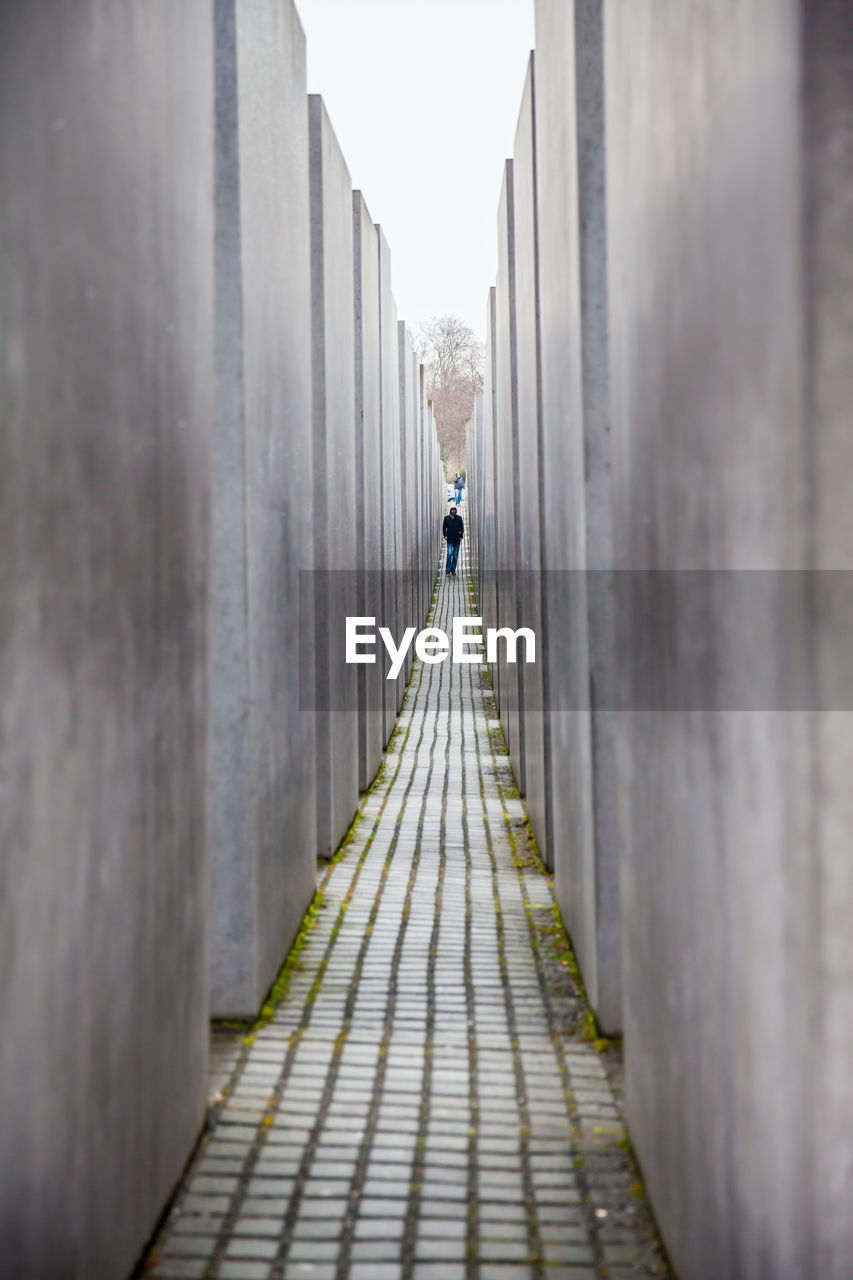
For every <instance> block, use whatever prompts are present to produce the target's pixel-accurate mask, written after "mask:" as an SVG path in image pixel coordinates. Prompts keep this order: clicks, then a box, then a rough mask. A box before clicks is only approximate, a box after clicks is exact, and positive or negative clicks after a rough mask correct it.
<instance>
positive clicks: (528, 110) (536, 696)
mask: <svg viewBox="0 0 853 1280" xmlns="http://www.w3.org/2000/svg"><path fill="white" fill-rule="evenodd" d="M535 99H536V94H535V79H534V57H533V54H531V55H530V63H529V66H528V70H527V78H526V80H525V85H524V93H523V96H522V100H521V110H520V113H519V119H518V128H517V130H516V135H515V146H514V148H513V187H514V223H515V237H514V241H515V292H516V317H517V326H516V349H517V380H518V393H517V394H518V511H517V516H516V530H517V551H516V561H517V565H518V597H519V606H518V607H519V625H524V626H529V627H531V628H532V630H533V631H534V633H535V635H536V638H537V643H538V653H537V662H536V663H535V664H534V665H531V666H528V667H526V668H525V669H524V673H523V674H524V706H523V717H524V725H523V729H524V751H525V772H524V783H525V787H524V790H525V794H526V797H527V812H528V815H529V817H530V821H531V823H532V825H533V829H534V831H535V832H536V839H537V844H538V846H539V851H540V853H541V854H542V857H543V859H544V861H545V864H546V866H552V865H553V862H552V859H551V854H550V844H551V839H550V832H549V826H550V821H551V807H550V797H549V794H548V787H547V779H548V777H549V775H550V768H551V765H550V728H551V726H550V719H549V718H548V716H547V714H546V712H545V710H544V706H545V685H544V679H543V676H544V671H545V667H544V664H543V660H542V658H543V653H544V652H545V649H546V648H547V645H548V641H547V638H546V635H545V629H544V625H543V610H542V605H543V601H542V568H543V563H542V548H543V545H544V544H545V543H546V542H547V538H548V527H547V521H546V519H545V513H544V509H543V507H542V503H541V499H540V492H541V488H542V485H543V483H544V481H543V476H544V467H545V455H544V450H543V448H542V432H541V416H542V379H541V363H540V325H539V226H538V210H537V197H536V180H537V174H536V120H535V118H536V101H535Z"/></svg>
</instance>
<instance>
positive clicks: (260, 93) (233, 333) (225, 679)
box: [211, 0, 316, 1017]
mask: <svg viewBox="0 0 853 1280" xmlns="http://www.w3.org/2000/svg"><path fill="white" fill-rule="evenodd" d="M215 13H216V42H217V43H216V99H217V101H216V145H217V160H216V180H217V186H216V279H217V292H216V296H217V321H216V356H217V419H216V428H215V436H214V468H213V500H212V529H213V565H212V575H211V587H212V598H211V845H212V864H213V870H212V940H211V1005H212V1011H213V1013H214V1015H218V1016H243V1017H246V1016H252V1015H254V1014H255V1013H256V1012H257V1010H258V1008H259V1007H260V1005H261V1003H262V1001H263V998H264V995H265V993H266V991H267V990H268V989H269V987H270V985H271V984H272V982H273V981H274V980H275V976H276V974H277V972H278V970H279V968H280V966H281V963H282V960H283V959H284V956H285V954H286V953H287V950H288V947H289V946H290V944H291V942H292V940H293V938H294V936H295V934H296V932H297V930H298V928H299V924H300V922H301V919H302V915H303V913H304V911H305V909H306V907H307V905H308V903H309V902H310V900H311V897H312V894H313V892H314V867H315V851H316V828H315V818H314V813H313V804H312V803H311V799H312V797H313V795H314V762H313V761H314V716H313V714H312V713H311V712H310V711H304V710H303V711H300V710H299V691H300V690H299V674H300V673H299V668H298V664H297V663H296V661H295V660H294V655H295V654H296V653H297V652H298V651H299V649H300V639H301V640H302V641H303V642H304V641H305V640H307V639H309V635H308V634H303V636H302V637H300V634H299V625H300V619H299V610H298V607H297V602H298V597H299V593H298V572H299V570H300V569H310V568H311V567H312V565H313V555H312V548H311V546H310V545H308V544H307V543H306V539H305V536H304V534H305V528H306V525H307V527H311V524H312V512H313V501H312V485H311V476H312V441H311V423H310V416H311V380H310V366H311V349H310V276H309V239H308V142H307V136H308V116H307V107H306V100H305V38H304V36H303V34H302V29H301V26H300V25H299V19H298V17H297V15H296V11H295V9H294V8H293V6H292V4H290V3H289V2H288V3H286V4H284V5H275V4H272V3H263V4H260V5H253V6H250V5H246V4H241V3H234V0H219V2H218V3H217V5H216V8H215ZM302 622H303V625H305V626H306V632H307V630H308V623H309V622H310V620H306V619H304V618H303V620H302ZM306 798H307V800H308V803H306ZM285 830H286V831H287V833H288V839H287V842H286V843H284V842H283V841H282V832H283V831H285Z"/></svg>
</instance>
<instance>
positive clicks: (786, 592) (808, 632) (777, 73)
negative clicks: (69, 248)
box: [604, 0, 853, 1280]
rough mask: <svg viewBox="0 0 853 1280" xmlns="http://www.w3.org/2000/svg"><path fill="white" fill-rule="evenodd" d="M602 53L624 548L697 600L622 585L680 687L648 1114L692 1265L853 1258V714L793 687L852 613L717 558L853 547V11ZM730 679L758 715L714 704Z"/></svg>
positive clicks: (767, 1272)
mask: <svg viewBox="0 0 853 1280" xmlns="http://www.w3.org/2000/svg"><path fill="white" fill-rule="evenodd" d="M604 51H605V67H606V85H607V98H606V116H607V122H608V149H607V175H606V176H607V184H608V212H609V228H608V249H609V259H610V261H609V282H610V324H611V371H612V374H611V376H612V391H613V395H612V403H613V413H614V418H613V432H614V465H613V486H614V494H613V499H614V500H613V509H614V512H615V526H614V550H615V559H616V563H617V564H618V565H619V566H620V567H624V568H630V569H633V570H640V571H642V570H644V569H648V568H653V569H672V568H676V567H677V568H679V569H684V570H695V571H700V572H696V573H693V574H692V575H690V578H689V581H690V583H691V601H690V603H691V612H690V613H687V612H686V611H685V612H683V613H682V615H681V616H680V617H678V618H677V622H676V624H675V625H674V624H673V623H672V621H671V619H672V616H673V615H672V613H671V612H670V613H669V614H667V613H665V612H663V611H662V610H659V609H658V610H652V611H650V610H649V608H648V605H649V603H650V599H651V596H650V591H651V585H650V580H649V576H648V575H647V574H644V573H642V572H640V573H637V572H635V573H633V574H632V575H631V581H632V589H631V592H630V594H629V593H626V599H625V601H624V611H623V610H622V608H621V603H620V616H619V636H620V638H621V637H622V636H623V635H627V634H629V633H630V631H631V630H632V629H634V632H635V636H636V637H638V638H639V639H641V640H642V643H641V644H637V643H636V641H635V644H634V647H633V648H632V649H631V650H628V656H630V657H631V658H632V661H631V663H630V667H629V672H628V675H629V686H628V690H629V693H632V694H633V695H634V697H635V698H638V697H640V696H641V695H642V691H643V690H644V689H646V688H648V687H650V686H651V687H656V688H658V689H659V690H662V691H663V692H664V693H666V692H667V691H671V690H677V691H678V702H677V703H676V709H673V710H669V711H666V712H642V713H641V712H637V713H635V714H634V715H633V716H631V717H630V721H629V722H628V724H629V727H626V730H625V733H624V736H623V737H622V738H621V739H620V743H619V747H620V759H621V760H622V762H623V765H624V772H623V775H622V785H621V787H620V796H621V797H623V800H624V808H623V812H622V815H621V816H622V820H623V840H624V849H625V856H624V864H623V882H622V887H623V894H624V909H623V921H624V946H625V965H624V972H625V983H626V991H625V1034H626V1051H627V1070H628V1077H627V1100H628V1107H629V1116H630V1124H631V1130H632V1134H633V1137H634V1141H635V1143H636V1146H637V1149H638V1152H639V1157H640V1160H641V1162H642V1165H643V1170H644V1174H645V1181H646V1186H647V1188H648V1190H649V1193H650V1195H651V1197H652V1200H653V1203H654V1206H655V1209H656V1211H657V1215H658V1220H659V1222H660V1225H661V1228H662V1230H663V1234H664V1237H665V1239H666V1242H667V1245H668V1247H669V1250H670V1252H671V1254H672V1258H673V1262H674V1265H675V1268H676V1270H677V1271H678V1273H679V1275H681V1276H682V1277H684V1280H694V1278H696V1280H699V1278H702V1280H704V1277H706V1276H727V1277H728V1276H733V1277H739V1278H742V1280H759V1277H760V1278H761V1280H766V1278H771V1280H799V1278H800V1277H803V1276H815V1277H819V1278H820V1280H842V1277H846V1276H849V1275H851V1274H853V1226H851V1217H850V1214H849V1212H848V1209H849V1204H850V1200H851V1195H853V1177H851V1170H852V1169H853V1138H851V1134H853V1128H851V1091H850V1072H849V1067H850V1055H851V1049H853V1045H851V1032H850V1028H851V1027H853V972H851V962H850V947H849V919H850V914H849V913H850V906H851V901H853V862H851V859H850V856H849V850H850V843H851V837H852V836H853V813H851V808H850V801H849V794H850V789H849V785H848V783H847V781H846V780H847V778H848V777H849V768H850V761H851V742H853V730H851V721H850V713H849V712H840V711H824V712H821V713H819V714H812V715H809V714H807V713H805V712H797V711H785V712H784V713H783V712H782V711H780V710H773V708H774V707H777V708H778V707H783V706H785V705H786V697H787V694H788V692H789V686H788V682H787V679H786V668H785V662H784V659H785V657H786V650H787V647H788V646H789V645H793V644H795V643H799V642H801V643H802V647H803V651H804V652H806V653H807V654H809V656H810V658H811V659H812V660H813V662H814V667H813V671H812V680H813V688H814V691H815V693H816V694H817V696H819V697H820V698H821V699H822V702H823V704H824V705H825V706H827V707H832V706H833V705H844V703H843V702H842V701H841V697H842V696H846V695H843V694H842V691H841V689H840V688H839V689H836V690H833V689H832V687H831V681H832V679H833V677H832V675H831V669H832V662H833V658H832V655H831V645H832V642H833V639H834V638H837V637H838V636H839V635H841V636H846V637H847V638H846V639H845V640H844V641H843V644H844V646H845V648H847V647H849V623H848V621H847V620H846V619H844V618H843V615H842V613H841V601H839V598H838V596H839V593H838V591H837V589H835V590H833V589H827V587H826V584H825V583H824V582H823V581H817V582H815V581H814V580H811V579H805V577H799V578H794V579H791V578H789V576H788V575H784V574H768V575H766V576H757V575H754V576H755V581H756V583H758V584H760V587H761V589H760V590H759V589H756V590H753V591H752V592H750V594H749V598H748V600H746V597H744V596H742V598H741V601H740V602H734V603H732V602H731V597H728V596H727V595H726V594H723V596H722V605H721V604H720V597H719V594H718V593H719V592H720V591H722V590H724V589H725V591H728V590H731V587H730V582H731V581H732V575H731V573H730V574H729V575H728V577H726V576H721V575H717V574H709V573H708V572H707V570H711V569H716V570H728V571H738V570H740V571H747V570H755V569H760V568H769V569H782V568H788V569H792V570H798V569H801V568H804V567H808V566H812V565H817V566H820V567H826V566H830V565H831V566H833V567H840V568H845V569H849V568H850V566H851V562H853V545H851V533H850V529H851V526H850V517H849V510H850V508H849V498H848V497H842V491H843V490H848V486H849V476H850V466H851V461H853V459H851V443H850V439H851V437H850V417H849V415H850V404H851V372H850V370H851V362H850V359H849V352H850V350H851V349H853V316H851V297H853V289H851V285H852V284H853V264H851V251H850V236H849V228H850V220H851V209H853V173H851V167H850V164H849V156H850V148H851V136H853V99H851V83H853V80H852V79H851V65H853V22H851V12H850V8H849V5H846V4H842V3H837V2H835V3H834V2H831V0H817V2H816V3H813V2H812V0H809V3H808V4H802V5H800V4H796V3H792V2H787V3H784V4H782V5H778V4H774V5H770V4H767V3H764V2H762V0H751V2H750V3H743V4H737V5H736V4H724V5H711V4H709V3H699V2H698V0H694V2H693V3H689V4H683V3H680V2H679V3H675V2H674V0H673V2H671V3H669V2H667V3H659V2H658V0H654V2H653V0H639V2H638V3H633V4H631V5H630V6H614V7H613V8H612V9H610V8H609V7H608V10H607V14H606V22H605V43H604ZM700 84H701V86H702V92H701V94H700V93H697V92H696V87H697V86H698V85H700ZM662 175H664V177H665V180H662ZM720 584H722V586H721V585H720ZM678 603H679V602H678V599H676V600H675V605H676V606H678ZM747 607H748V609H749V612H748V613H745V609H746V608H747ZM668 618H669V621H668ZM780 619H781V622H780ZM745 623H748V630H749V635H750V638H751V640H752V641H753V643H752V644H750V645H742V644H741V643H739V641H738V633H739V632H743V629H744V624H745ZM638 628H639V629H638ZM755 642H757V643H755ZM691 673H692V674H691ZM722 675H725V677H726V679H727V680H729V681H730V682H734V686H735V687H737V684H738V683H740V684H741V687H742V688H744V689H749V688H751V687H753V686H754V685H755V683H756V682H757V681H759V680H760V682H761V687H762V690H763V705H765V706H766V707H767V708H768V709H767V710H743V709H738V704H737V702H733V703H732V702H727V703H724V704H719V703H714V702H712V703H711V706H710V707H707V706H706V707H705V708H704V709H701V706H700V707H699V708H697V707H695V706H693V699H694V698H695V701H696V702H697V703H701V704H704V703H706V702H707V695H708V692H709V690H710V691H712V692H713V690H714V688H715V684H714V682H715V681H719V680H720V678H721V676H722ZM836 697H838V698H839V701H838V702H837V703H836V702H834V698H836ZM679 707H680V708H681V709H678V708H679ZM691 707H692V709H691ZM629 730H630V731H629Z"/></svg>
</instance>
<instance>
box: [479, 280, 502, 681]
mask: <svg viewBox="0 0 853 1280" xmlns="http://www.w3.org/2000/svg"><path fill="white" fill-rule="evenodd" d="M495 307H496V301H495V289H494V286H493V287H492V288H491V289H490V290H489V296H488V301H487V305H486V344H485V345H486V359H485V368H484V370H483V494H482V507H481V512H482V514H481V517H480V538H481V540H482V547H483V551H482V556H483V574H482V580H481V583H480V612H481V614H482V618H483V626H484V627H497V626H498V625H499V615H498V589H497V578H496V575H495V564H496V562H497V561H496V556H497V528H498V511H497V501H496V498H497V483H496V472H497V437H496V426H495V382H496V376H497V375H496V367H495ZM490 671H491V677H492V683H493V685H494V688H495V696H496V697H498V698H499V696H500V668H499V665H498V664H497V663H496V662H493V663H491V664H490Z"/></svg>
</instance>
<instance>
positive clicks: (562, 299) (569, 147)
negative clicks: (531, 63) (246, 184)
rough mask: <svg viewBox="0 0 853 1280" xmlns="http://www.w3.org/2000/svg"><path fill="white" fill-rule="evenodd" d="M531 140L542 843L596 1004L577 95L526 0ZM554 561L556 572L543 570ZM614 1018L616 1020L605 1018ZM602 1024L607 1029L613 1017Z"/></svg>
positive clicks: (566, 24)
mask: <svg viewBox="0 0 853 1280" xmlns="http://www.w3.org/2000/svg"><path fill="white" fill-rule="evenodd" d="M536 31H537V37H536V141H537V179H538V185H537V196H538V228H539V260H540V267H541V270H540V297H539V310H540V332H541V377H542V421H541V430H542V449H543V453H544V457H545V459H546V463H545V466H544V468H543V473H542V481H543V483H542V490H541V497H540V500H541V502H542V504H543V508H544V521H545V529H546V530H547V536H546V537H545V539H543V543H542V556H543V561H544V564H545V567H546V570H547V571H548V574H549V576H548V578H547V579H546V580H545V586H546V609H547V637H546V640H545V643H544V645H543V663H544V664H545V668H546V671H545V679H546V681H547V682H548V699H549V705H550V706H551V707H552V708H553V710H552V711H551V713H550V716H549V719H550V728H551V776H550V778H549V779H548V783H547V786H548V789H549V791H550V796H551V803H552V806H553V829H552V839H551V841H550V846H551V848H550V851H551V854H552V857H553V863H554V874H555V888H556V893H557V899H558V901H559V904H560V910H561V912H562V914H563V919H564V920H565V922H566V925H567V927H568V929H569V932H570V934H571V936H572V940H573V942H574V945H575V948H576V951H577V954H578V959H579V961H580V964H581V968H582V971H583V976H584V981H585V983H586V988H587V992H588V994H589V997H590V1000H591V1002H592V1005H593V1007H594V1008H596V1009H599V952H598V925H597V914H598V913H597V878H596V871H597V868H596V850H595V845H594V828H593V821H592V785H593V777H592V751H591V740H590V723H589V644H588V626H587V608H588V601H587V591H586V585H587V584H586V573H585V570H586V566H587V560H586V554H587V549H586V494H585V474H584V466H585V457H584V442H583V376H582V347H581V289H580V252H581V227H580V225H579V204H578V178H577V175H578V105H577V95H576V88H577V84H576V76H575V65H576V56H577V55H576V45H575V6H574V5H565V4H561V3H558V2H557V0H538V3H537V5H536ZM554 571H556V572H557V573H558V574H559V576H557V577H555V576H551V575H552V574H553V572H554ZM616 1025H618V1021H617V1023H616ZM608 1029H613V1024H612V1022H611V1023H610V1025H609V1026H608Z"/></svg>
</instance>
